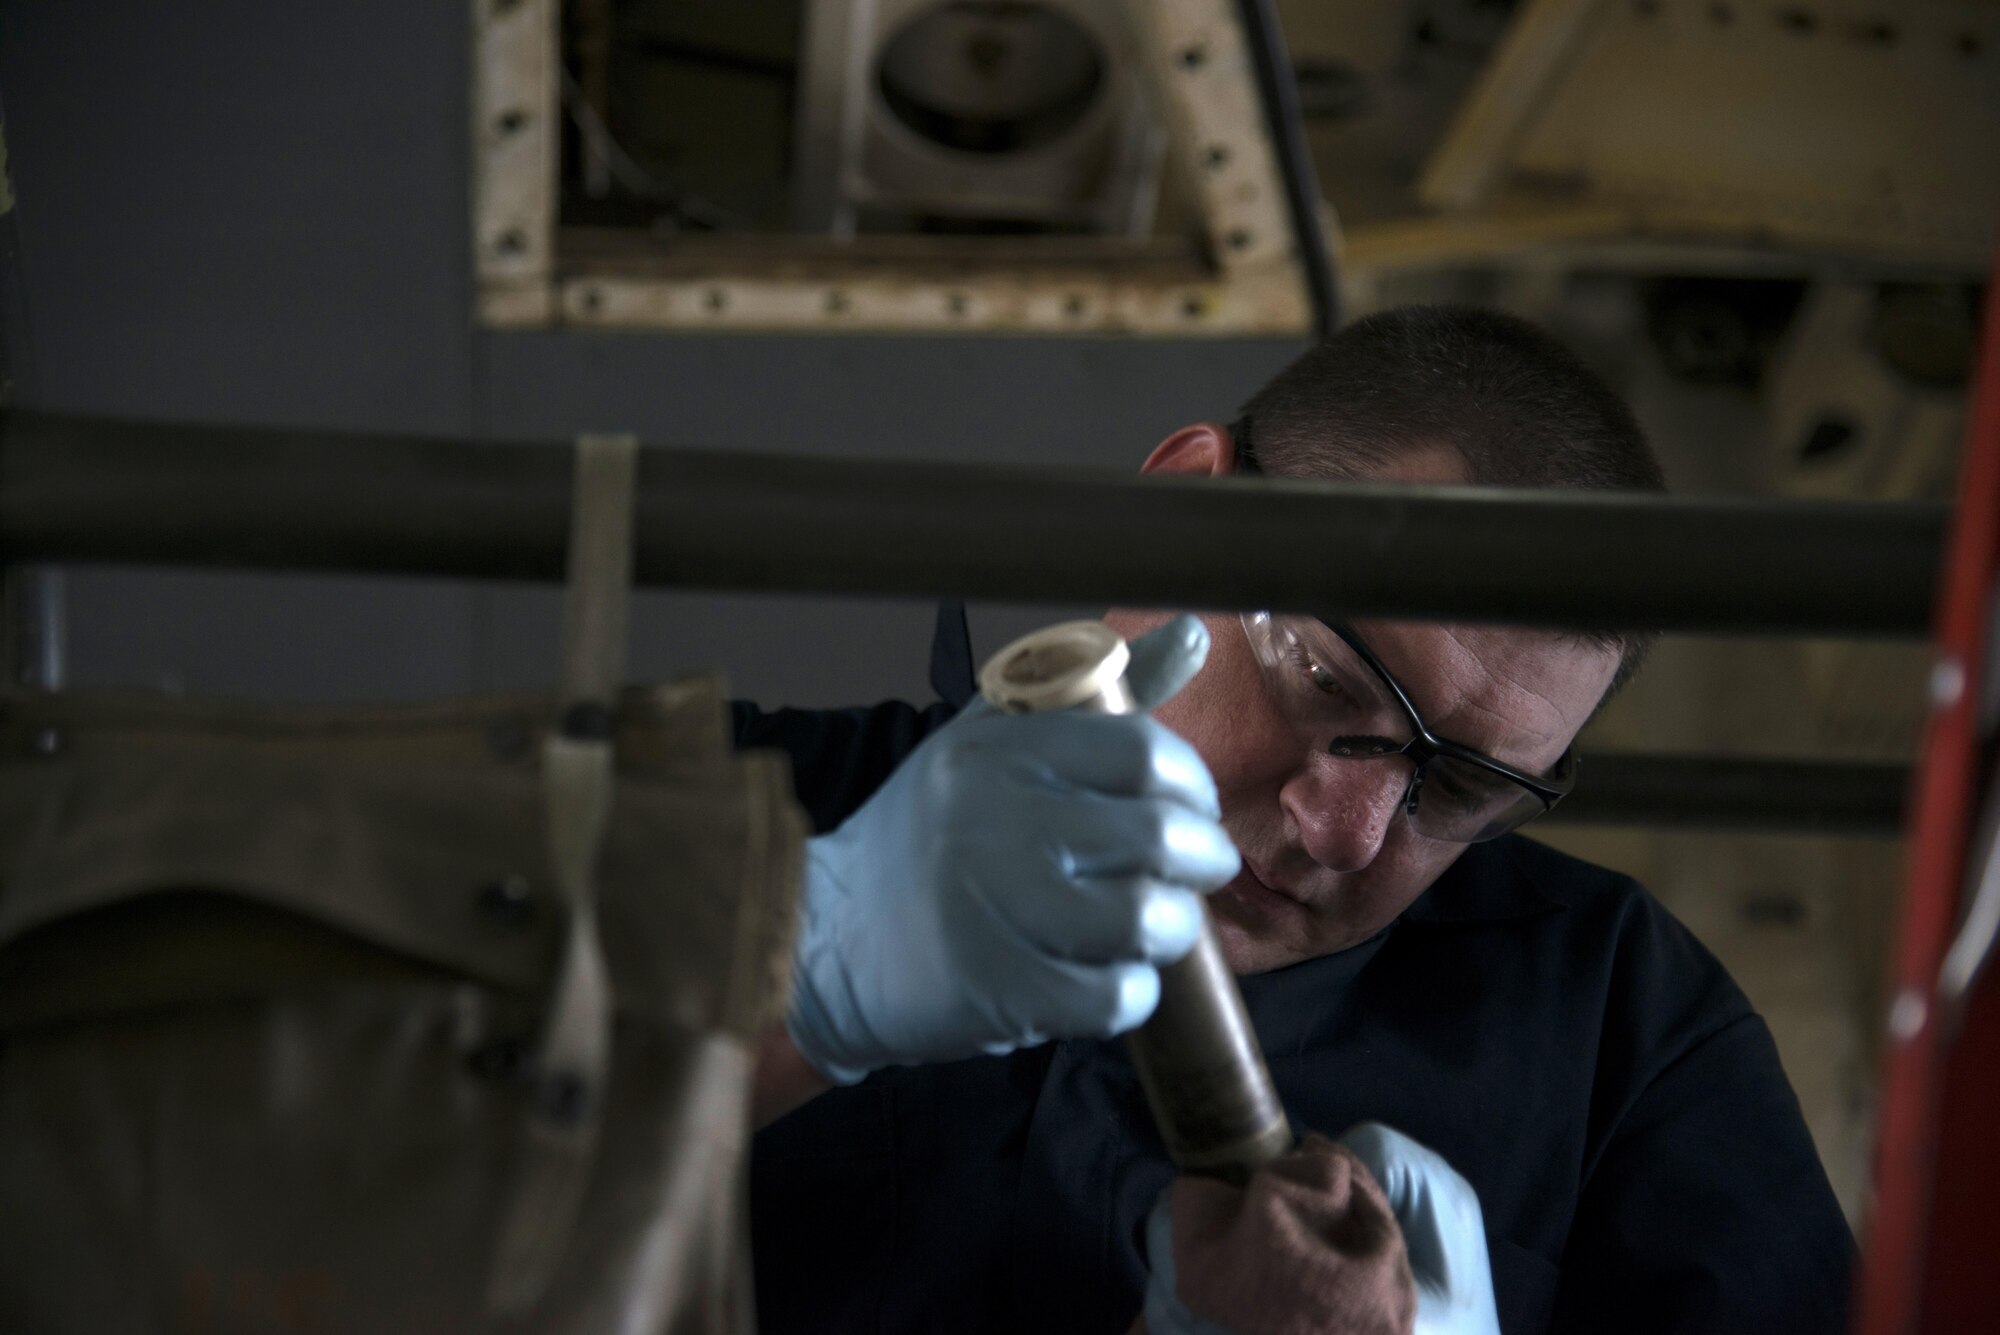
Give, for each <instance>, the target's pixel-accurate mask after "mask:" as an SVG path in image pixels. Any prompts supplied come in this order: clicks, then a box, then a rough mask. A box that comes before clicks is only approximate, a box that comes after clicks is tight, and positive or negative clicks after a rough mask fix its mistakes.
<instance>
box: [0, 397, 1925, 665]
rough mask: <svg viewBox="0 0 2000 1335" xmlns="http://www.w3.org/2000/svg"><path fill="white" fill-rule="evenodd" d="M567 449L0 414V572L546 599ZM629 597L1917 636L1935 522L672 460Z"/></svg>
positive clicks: (1664, 503)
mask: <svg viewBox="0 0 2000 1335" xmlns="http://www.w3.org/2000/svg"><path fill="white" fill-rule="evenodd" d="M569 479H570V446H568V445H566V444H542V445H510V444H491V443H480V442H474V441H452V440H436V439H424V438H411V437H378V436H360V435H349V434H342V433H335V432H318V431H294V430H277V431H273V430H256V429H245V428H220V427H203V426H168V425H157V424H148V423H134V422H113V421H104V420H91V419H78V418H66V417H54V416H44V415H40V414H30V413H11V414H8V415H6V416H5V417H4V418H0V561H4V562H5V563H7V564H15V563H21V562H37V561H39V562H142V563H155V564H169V565H173V564H183V565H227V566H244V567H263V568H281V569H300V570H306V569H311V570H346V571H374V572H381V573H399V574H411V575H432V576H464V577H486V578H502V579H541V580H557V579H560V578H561V575H562V570H563V552H564V543H565V528H566V525H567V522H568V515H569ZM638 505H639V514H638V533H639V551H638V560H637V565H636V572H635V573H636V576H637V578H638V579H639V580H640V581H641V582H643V583H647V584H655V585H677V586H686V587H702V588H717V589H765V590H789V591H794V592H808V593H826V594H834V593H845V594H902V595H913V596H926V597H935V596H940V595H952V596H962V597H973V598H994V599H1013V600H1023V601H1067V602H1101V603H1119V604H1126V605H1133V606H1174V607H1250V606H1261V607H1270V608H1273V609H1276V610H1291V611H1303V612H1311V613H1317V614H1333V613H1338V614H1341V615H1347V616H1381V615H1396V616H1410V617H1423V618H1437V619H1455V620H1484V621H1494V622H1512V623H1519V624H1533V625H1556V626H1585V627H1618V626H1644V627H1650V628H1654V629H1659V630H1670V631H1707V632H1724V633H1768V634H1809V635H1837V636H1851V637H1852V636H1873V635H1920V634H1922V633H1923V632H1924V630H1925V627H1926V626H1927V624H1928V621H1929V616H1930V603H1931V597H1932V588H1933V585H1934V584H1935V582H1936V575H1937V569H1938V559H1939V552H1940V550H1941V547H1942V542H1943V534H1944V526H1945V519H1946V513H1947V512H1946V509H1945V507H1944V506H1942V505H1931V504H1896V505H1878V504H1846V503H1810V504H1808V503H1801V502H1773V501H1761V500H1729V499H1685V498H1671V497H1659V496H1649V495H1618V494H1604V493H1581V492H1513V491H1503V490H1499V489H1493V488H1438V487H1407V486H1359V485H1341V484H1331V483H1324V484H1322V483H1310V484H1308V483H1297V482H1281V481H1270V480H1260V479H1220V480H1210V479H1184V478H1159V477H1146V478H1134V477H1127V476H1122V475H1118V474H1113V473H1106V472H1102V471H1085V470H1063V471H1057V470H1049V469H1036V468H1022V467H999V466H990V465H984V466H975V465H967V464H946V463H908V462H882V461H859V460H834V459H820V458H799V457H784V456H775V455H757V454H737V453H717V452H705V451H694V450H678V449H672V450H670V449H653V450H648V451H647V452H646V453H645V455H644V457H643V459H642V462H641V465H640V483H639V500H638Z"/></svg>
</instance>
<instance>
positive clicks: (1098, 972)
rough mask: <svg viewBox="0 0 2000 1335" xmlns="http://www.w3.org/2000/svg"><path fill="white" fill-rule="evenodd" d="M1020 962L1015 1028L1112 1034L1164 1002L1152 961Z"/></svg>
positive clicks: (1044, 958)
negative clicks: (1097, 962)
mask: <svg viewBox="0 0 2000 1335" xmlns="http://www.w3.org/2000/svg"><path fill="white" fill-rule="evenodd" d="M1019 964H1020V967H1019V970H1018V972H1017V974H1016V977H1015V980H1014V982H1015V985H1014V987H1012V988H1011V989H1010V994H1011V995H1010V998H1009V1004H1008V1009H1009V1011H1010V1012H1012V1017H1011V1018H1012V1020H1013V1021H1014V1022H1015V1027H1021V1028H1030V1029H1033V1030H1035V1031H1037V1032H1039V1033H1043V1034H1047V1035H1049V1036H1051V1037H1054V1038H1114V1037H1116V1036H1117V1035H1119V1034H1122V1033H1125V1032H1126V1031H1127V1030H1130V1029H1136V1028H1138V1027H1139V1026H1140V1025H1142V1024H1144V1023H1145V1022H1146V1020H1147V1017H1149V1016H1151V1015H1152V1013H1153V1008H1154V1007H1155V1006H1158V1005H1159V1004H1160V974H1159V971H1158V970H1157V969H1155V968H1153V966H1152V965H1150V964H1133V963H1124V964H1085V963H1081V962H1079V961H1077V960H1065V959H1057V958H1055V957H1053V956H1050V955H1041V954H1034V955H1031V956H1030V957H1029V958H1027V959H1024V960H1021V961H1020V962H1019ZM1023 1022H1024V1023H1023Z"/></svg>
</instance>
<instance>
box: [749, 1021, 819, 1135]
mask: <svg viewBox="0 0 2000 1335" xmlns="http://www.w3.org/2000/svg"><path fill="white" fill-rule="evenodd" d="M832 1087H833V1082H832V1081H831V1080H828V1079H827V1078H826V1077H825V1076H823V1075H821V1074H820V1073H819V1072H818V1071H817V1070H815V1069H813V1064H812V1063H811V1062H809V1061H807V1060H806V1058H805V1054H804V1053H802V1052H800V1051H799V1047H798V1044H797V1043H795V1042H793V1041H792V1035H791V1032H790V1031H789V1030H788V1029H787V1028H786V1027H785V1022H784V1021H782V1020H779V1021H777V1022H775V1023H773V1024H771V1025H770V1026H769V1027H767V1028H766V1029H765V1030H764V1034H763V1037H762V1038H760V1039H759V1040H758V1043H757V1067H756V1071H755V1073H754V1074H753V1075H752V1077H751V1082H750V1125H751V1127H752V1128H753V1129H756V1130H761V1129H763V1128H764V1127H765V1126H767V1125H769V1124H770V1123H772V1122H775V1121H777V1120H778V1119H779V1118H780V1117H783V1116H784V1115H785V1114H786V1113H788V1112H790V1111H791V1110H792V1109H794V1108H796V1107H798V1106H799V1105H800V1104H803V1103H805V1102H807V1101H809V1100H811V1099H813V1098H815V1097H817V1096H818V1095H820V1094H823V1093H825V1092H826V1091H827V1090H828V1089H830V1088H832Z"/></svg>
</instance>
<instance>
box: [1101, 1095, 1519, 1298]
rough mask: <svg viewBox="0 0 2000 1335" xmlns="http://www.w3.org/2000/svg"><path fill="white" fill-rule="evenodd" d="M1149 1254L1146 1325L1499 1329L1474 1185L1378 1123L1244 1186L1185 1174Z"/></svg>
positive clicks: (1167, 1200)
mask: <svg viewBox="0 0 2000 1335" xmlns="http://www.w3.org/2000/svg"><path fill="white" fill-rule="evenodd" d="M1364 1168H1365V1170H1366V1171H1365V1172H1364V1171H1358V1170H1359V1169H1364ZM1392 1218H1393V1220H1394V1224H1393V1225H1392V1224H1391V1223H1390V1222H1389V1221H1390V1219H1392ZM1177 1227H1178V1230H1179V1232H1178V1235H1177V1233H1176V1228H1177ZM1177 1236H1178V1237H1179V1240H1180V1253H1181V1254H1180V1258H1179V1262H1178V1263H1177V1261H1176V1257H1175V1245H1176V1237H1177ZM1146 1252H1147V1257H1148V1260H1149V1261H1150V1263H1151V1266H1152V1277H1151V1279H1150V1280H1149V1282H1148V1284H1147V1288H1146V1304H1145V1310H1144V1313H1143V1316H1142V1318H1141V1322H1140V1328H1143V1330H1144V1332H1146V1335H1294V1333H1295V1332H1307V1331H1311V1332H1322V1333H1324V1332H1343V1333H1349V1332H1351V1333H1352V1335H1361V1333H1362V1332H1375V1331H1414V1333H1415V1335H1498V1333H1499V1329H1500V1320H1499V1316H1498V1314H1497V1312H1496V1311H1495V1309H1494V1305H1493V1277H1492V1273H1491V1271H1490V1269H1489V1267H1488V1263H1487V1256H1486V1229H1485V1223H1484V1221H1483V1219H1482V1218H1481V1215H1480V1211H1479V1197H1478V1195H1477V1194H1476V1193H1475V1192H1474V1191H1473V1190H1472V1186H1471V1184H1470V1183H1468V1182H1466V1180H1465V1179H1464V1178H1462V1177H1460V1176H1459V1175H1458V1173H1456V1172H1455V1171H1453V1169H1452V1167H1451V1165H1450V1164H1448V1163H1446V1162H1445V1161H1444V1159H1443V1158H1442V1157H1440V1156H1439V1155H1438V1154H1436V1153H1435V1152H1434V1151H1432V1150H1429V1149H1426V1148H1425V1147H1424V1146H1422V1145H1419V1144H1418V1143H1417V1142H1416V1141H1414V1140H1411V1139H1410V1138H1409V1137H1408V1136H1405V1135H1403V1134H1402V1133H1400V1132H1397V1131H1392V1130H1390V1129H1389V1128H1388V1127H1386V1126H1382V1125H1381V1124H1379V1123H1375V1122H1364V1123H1362V1124H1361V1125H1360V1126H1357V1127H1355V1128H1354V1129H1353V1130H1352V1131H1349V1132H1348V1133H1347V1134H1346V1135H1345V1136H1343V1137H1342V1138H1341V1140H1340V1142H1338V1143H1336V1142H1333V1141H1328V1140H1325V1139H1324V1138H1322V1137H1319V1136H1310V1135H1309V1136H1307V1137H1306V1139H1305V1142H1304V1143H1303V1144H1301V1145H1300V1146H1299V1148H1298V1149H1296V1150H1294V1151H1292V1152H1291V1153H1290V1154H1287V1155H1285V1156H1284V1157H1283V1158H1281V1159H1279V1160H1277V1161H1276V1162H1274V1163H1271V1164H1268V1165H1266V1166H1265V1167H1263V1168H1261V1169H1259V1170H1258V1171H1257V1172H1256V1173H1255V1174H1253V1175H1252V1176H1251V1179H1250V1181H1249V1183H1248V1184H1247V1185H1246V1186H1244V1187H1243V1188H1240V1189H1239V1188H1236V1187H1232V1186H1229V1185H1227V1184H1225V1183H1221V1182H1215V1181H1210V1180H1206V1179H1202V1178H1181V1179H1178V1180H1176V1181H1175V1182H1174V1184H1173V1185H1172V1186H1171V1187H1170V1188H1169V1189H1168V1190H1166V1191H1163V1192H1161V1193H1160V1200H1159V1203H1158V1204H1156V1205H1155V1206H1154V1207H1153V1212H1152V1214H1151V1215H1150V1216H1149V1217H1148V1219H1147V1221H1146ZM1413 1280H1414V1286H1413V1285H1412V1281H1413ZM1412 1323H1414V1324H1412Z"/></svg>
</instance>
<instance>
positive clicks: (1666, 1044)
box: [1552, 903, 1854, 1335]
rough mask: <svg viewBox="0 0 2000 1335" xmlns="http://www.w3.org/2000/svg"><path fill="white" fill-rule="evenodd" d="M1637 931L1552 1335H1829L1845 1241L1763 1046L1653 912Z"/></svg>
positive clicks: (1626, 950)
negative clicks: (1624, 1037) (1605, 1334)
mask: <svg viewBox="0 0 2000 1335" xmlns="http://www.w3.org/2000/svg"><path fill="white" fill-rule="evenodd" d="M1636 917H1637V918H1638V921H1637V922H1635V923H1633V924H1630V925H1629V926H1630V930H1628V931H1627V932H1625V933H1622V934H1621V935H1622V936H1623V937H1624V940H1622V941H1621V943H1620V949H1619V954H1620V955H1621V956H1623V957H1624V958H1623V959H1622V960H1621V961H1620V969H1619V972H1621V973H1623V974H1624V975H1625V977H1624V979H1623V980H1622V985H1621V986H1620V987H1618V988H1616V989H1615V990H1614V992H1613V994H1612V997H1611V998H1610V1009H1611V1010H1612V1011H1613V1012H1614V1013H1613V1014H1608V1015H1607V1016H1606V1021H1607V1024H1606V1032H1607V1033H1623V1034H1628V1035H1631V1036H1632V1041H1631V1043H1630V1046H1629V1047H1628V1046H1626V1045H1625V1044H1622V1043H1621V1044H1619V1045H1618V1046H1617V1047H1616V1048H1615V1049H1608V1050H1607V1052H1606V1053H1605V1054H1604V1056H1603V1058H1602V1060H1601V1063H1600V1064H1601V1067H1602V1068H1603V1069H1602V1070H1601V1073H1600V1083H1599V1089H1598V1095H1599V1097H1598V1100H1597V1106H1596V1107H1594V1108H1593V1120H1594V1121H1598V1122H1599V1127H1598V1130H1597V1134H1595V1135H1593V1137H1592V1139H1593V1141H1594V1143H1596V1144H1597V1145H1598V1146H1599V1147H1600V1148H1599V1149H1598V1150H1597V1152H1596V1154H1595V1156H1594V1161H1593V1162H1591V1163H1589V1164H1587V1165H1586V1176H1585V1179H1584V1183H1583V1188H1582V1191H1581V1194H1580V1196H1579V1199H1578V1205H1577V1214H1576V1218H1575V1220H1574V1222H1573V1224H1572V1225H1571V1229H1570V1234H1569V1242H1568V1245H1567V1248H1566V1250H1565V1254H1564V1257H1563V1263H1562V1282H1561V1286H1560V1290H1559V1292H1558V1294H1557V1300H1556V1317H1555V1321H1554V1322H1553V1326H1552V1328H1553V1329H1554V1330H1555V1331H1558V1332H1564V1333H1565V1335H1567V1333H1569V1332H1575V1333H1576V1335H1582V1333H1583V1332H1596V1331H1607V1330H1617V1331H1625V1332H1634V1333H1635V1335H1637V1333H1641V1332H1702V1335H1733V1333H1734V1332H1738V1331H1742V1332H1752V1331H1755V1332H1766V1331H1786V1332H1795V1333H1797V1335H1816V1333H1817V1332H1826V1333H1827V1335H1837V1333H1838V1332H1841V1331H1843V1330H1844V1329H1845V1328H1846V1310H1847V1299H1848V1288H1849V1283H1850V1271H1851V1269H1852V1264H1853V1250H1854V1244H1853V1239H1852V1236H1851V1235H1850V1234H1849V1232H1848V1229H1847V1224H1846V1221H1845V1219H1844V1218H1843V1217H1842V1215H1841V1212H1840V1206H1839V1203H1838V1202H1837V1201H1836V1200H1835V1198H1834V1195H1833V1190H1832V1188H1831V1187H1830V1186H1829V1185H1828V1183H1827V1180H1826V1173H1825V1171H1824V1169H1822V1168H1821V1166H1820V1161H1819V1155H1818V1153H1817V1152H1816V1151H1815V1150H1814V1148H1813V1143H1812V1138H1811V1136H1810V1134H1809V1133H1808V1131H1807V1129H1806V1125H1805V1119H1804V1117H1803V1116H1802V1115H1801V1114H1800V1111H1799V1104H1798V1099H1797V1098H1796V1096H1795V1095H1794V1094H1793V1093H1792V1088H1791V1085H1790V1084H1789V1082H1787V1081H1786V1079H1785V1074H1784V1070H1783V1068H1782V1067H1781V1066H1780V1064H1779V1061H1778V1051H1777V1047H1776V1045H1775V1044H1774V1043H1773V1042H1772V1040H1771V1034H1770V1031H1769V1029H1768V1028H1766V1026H1765V1024H1764V1021H1763V1020H1762V1019H1760V1018H1759V1017H1758V1016H1757V1015H1756V1014H1755V1013H1754V1012H1753V1011H1752V1010H1751V1009H1750V1006H1749V1003H1748V1002H1747V1001H1746V1000H1744V998H1743V996H1742V994H1741V992H1740V991H1738V990H1737V988H1736V985H1735V984H1734V983H1733V982H1731V981H1730V979H1729V977H1728V975H1727V974H1726V973H1725V972H1724V971H1723V969H1722V966H1721V965H1720V964H1718V963H1717V962H1716V961H1715V960H1714V958H1713V957H1712V956H1710V955H1709V954H1708V952H1707V951H1706V950H1705V949H1704V948H1703V947H1702V946H1701V945H1700V944H1699V943H1698V942H1696V941H1695V940H1694V938H1693V936H1692V934H1690V933H1688V931H1687V930H1686V929H1685V928H1684V927H1682V926H1681V925H1680V924H1679V923H1678V922H1676V921H1674V920H1673V919H1672V917H1671V916H1670V915H1668V914H1667V913H1666V911H1665V910H1664V909H1661V908H1659V906H1658V905H1657V904H1656V903H1654V904H1651V906H1650V911H1649V912H1641V913H1639V914H1637V915H1636ZM1620 1011H1622V1012H1624V1013H1623V1014H1622V1015H1621V1014H1617V1013H1616V1012H1620ZM1613 1091H1616V1092H1613ZM1627 1091H1629V1092H1627Z"/></svg>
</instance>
